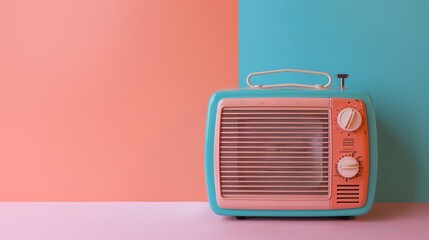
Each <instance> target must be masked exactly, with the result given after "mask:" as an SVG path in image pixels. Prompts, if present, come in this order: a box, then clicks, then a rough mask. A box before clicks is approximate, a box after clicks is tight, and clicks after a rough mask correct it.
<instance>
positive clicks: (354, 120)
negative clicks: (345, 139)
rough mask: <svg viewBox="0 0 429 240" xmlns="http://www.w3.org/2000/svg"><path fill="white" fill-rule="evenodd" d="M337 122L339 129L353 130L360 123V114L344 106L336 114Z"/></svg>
mask: <svg viewBox="0 0 429 240" xmlns="http://www.w3.org/2000/svg"><path fill="white" fill-rule="evenodd" d="M337 122H338V125H339V126H340V128H341V129H343V130H345V131H348V132H353V131H355V130H357V129H358V128H359V127H360V125H361V124H362V115H360V113H359V111H358V110H356V109H354V108H345V109H343V110H342V111H341V112H340V114H338V118H337Z"/></svg>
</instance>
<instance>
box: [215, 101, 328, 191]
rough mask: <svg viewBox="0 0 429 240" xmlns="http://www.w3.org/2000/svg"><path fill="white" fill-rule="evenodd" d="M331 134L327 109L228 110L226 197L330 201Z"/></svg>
mask: <svg viewBox="0 0 429 240" xmlns="http://www.w3.org/2000/svg"><path fill="white" fill-rule="evenodd" d="M329 135H330V120H329V108H327V107H284V106H278V107H272V106H270V107H268V106H266V107H250V106H243V107H224V108H223V109H222V111H221V124H220V139H219V140H220V142H219V145H220V149H219V150H220V152H219V160H220V185H221V194H222V196H223V197H224V198H237V197H239V198H243V197H251V198H270V199H272V198H273V197H281V198H284V197H295V196H297V197H303V196H305V197H311V196H314V197H319V198H322V197H327V196H328V195H329V154H330V152H329V149H330V148H329V145H330V136H329Z"/></svg>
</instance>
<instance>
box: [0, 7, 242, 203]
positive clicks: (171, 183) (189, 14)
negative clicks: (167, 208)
mask: <svg viewBox="0 0 429 240" xmlns="http://www.w3.org/2000/svg"><path fill="white" fill-rule="evenodd" d="M237 7H238V6H237V1H230V0H223V1H219V0H210V1H199V0H186V1H175V0H163V1H158V0H157V1H138V0H136V1H132V0H109V1H106V0H95V1H94V0H93V1H87V0H75V1H56V0H49V1H30V0H26V1H12V0H10V1H8V0H6V1H2V2H1V3H0V52H1V55H0V110H1V115H0V201H204V200H206V196H205V183H204V172H203V145H204V126H205V114H206V106H207V101H208V98H209V96H210V94H211V93H212V92H213V91H215V90H217V89H220V88H229V87H236V84H237V75H238V73H237V68H238V66H237V52H238V49H237V30H238V26H237V11H238V9H237Z"/></svg>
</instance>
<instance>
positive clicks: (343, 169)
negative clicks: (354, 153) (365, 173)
mask: <svg viewBox="0 0 429 240" xmlns="http://www.w3.org/2000/svg"><path fill="white" fill-rule="evenodd" d="M337 170H338V173H339V174H340V175H341V176H343V177H345V178H352V177H354V176H356V174H358V172H359V162H358V161H357V160H356V159H354V158H352V157H343V158H341V160H340V161H339V162H338V166H337Z"/></svg>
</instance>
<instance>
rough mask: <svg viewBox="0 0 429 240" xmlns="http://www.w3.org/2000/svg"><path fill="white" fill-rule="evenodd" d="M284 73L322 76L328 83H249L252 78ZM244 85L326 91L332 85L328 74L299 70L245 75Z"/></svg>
mask: <svg viewBox="0 0 429 240" xmlns="http://www.w3.org/2000/svg"><path fill="white" fill-rule="evenodd" d="M284 72H297V73H305V74H315V75H322V76H325V77H327V78H328V83H326V84H325V85H322V84H315V85H311V84H299V83H281V84H270V85H254V84H252V83H251V82H250V79H251V78H252V77H254V76H258V75H266V74H273V73H284ZM246 83H247V85H248V86H249V87H250V88H258V89H261V88H288V87H297V88H314V89H326V88H329V86H330V85H331V83H332V77H331V75H329V73H326V72H316V71H310V70H300V69H278V70H269V71H262V72H253V73H250V74H249V75H247V77H246Z"/></svg>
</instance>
